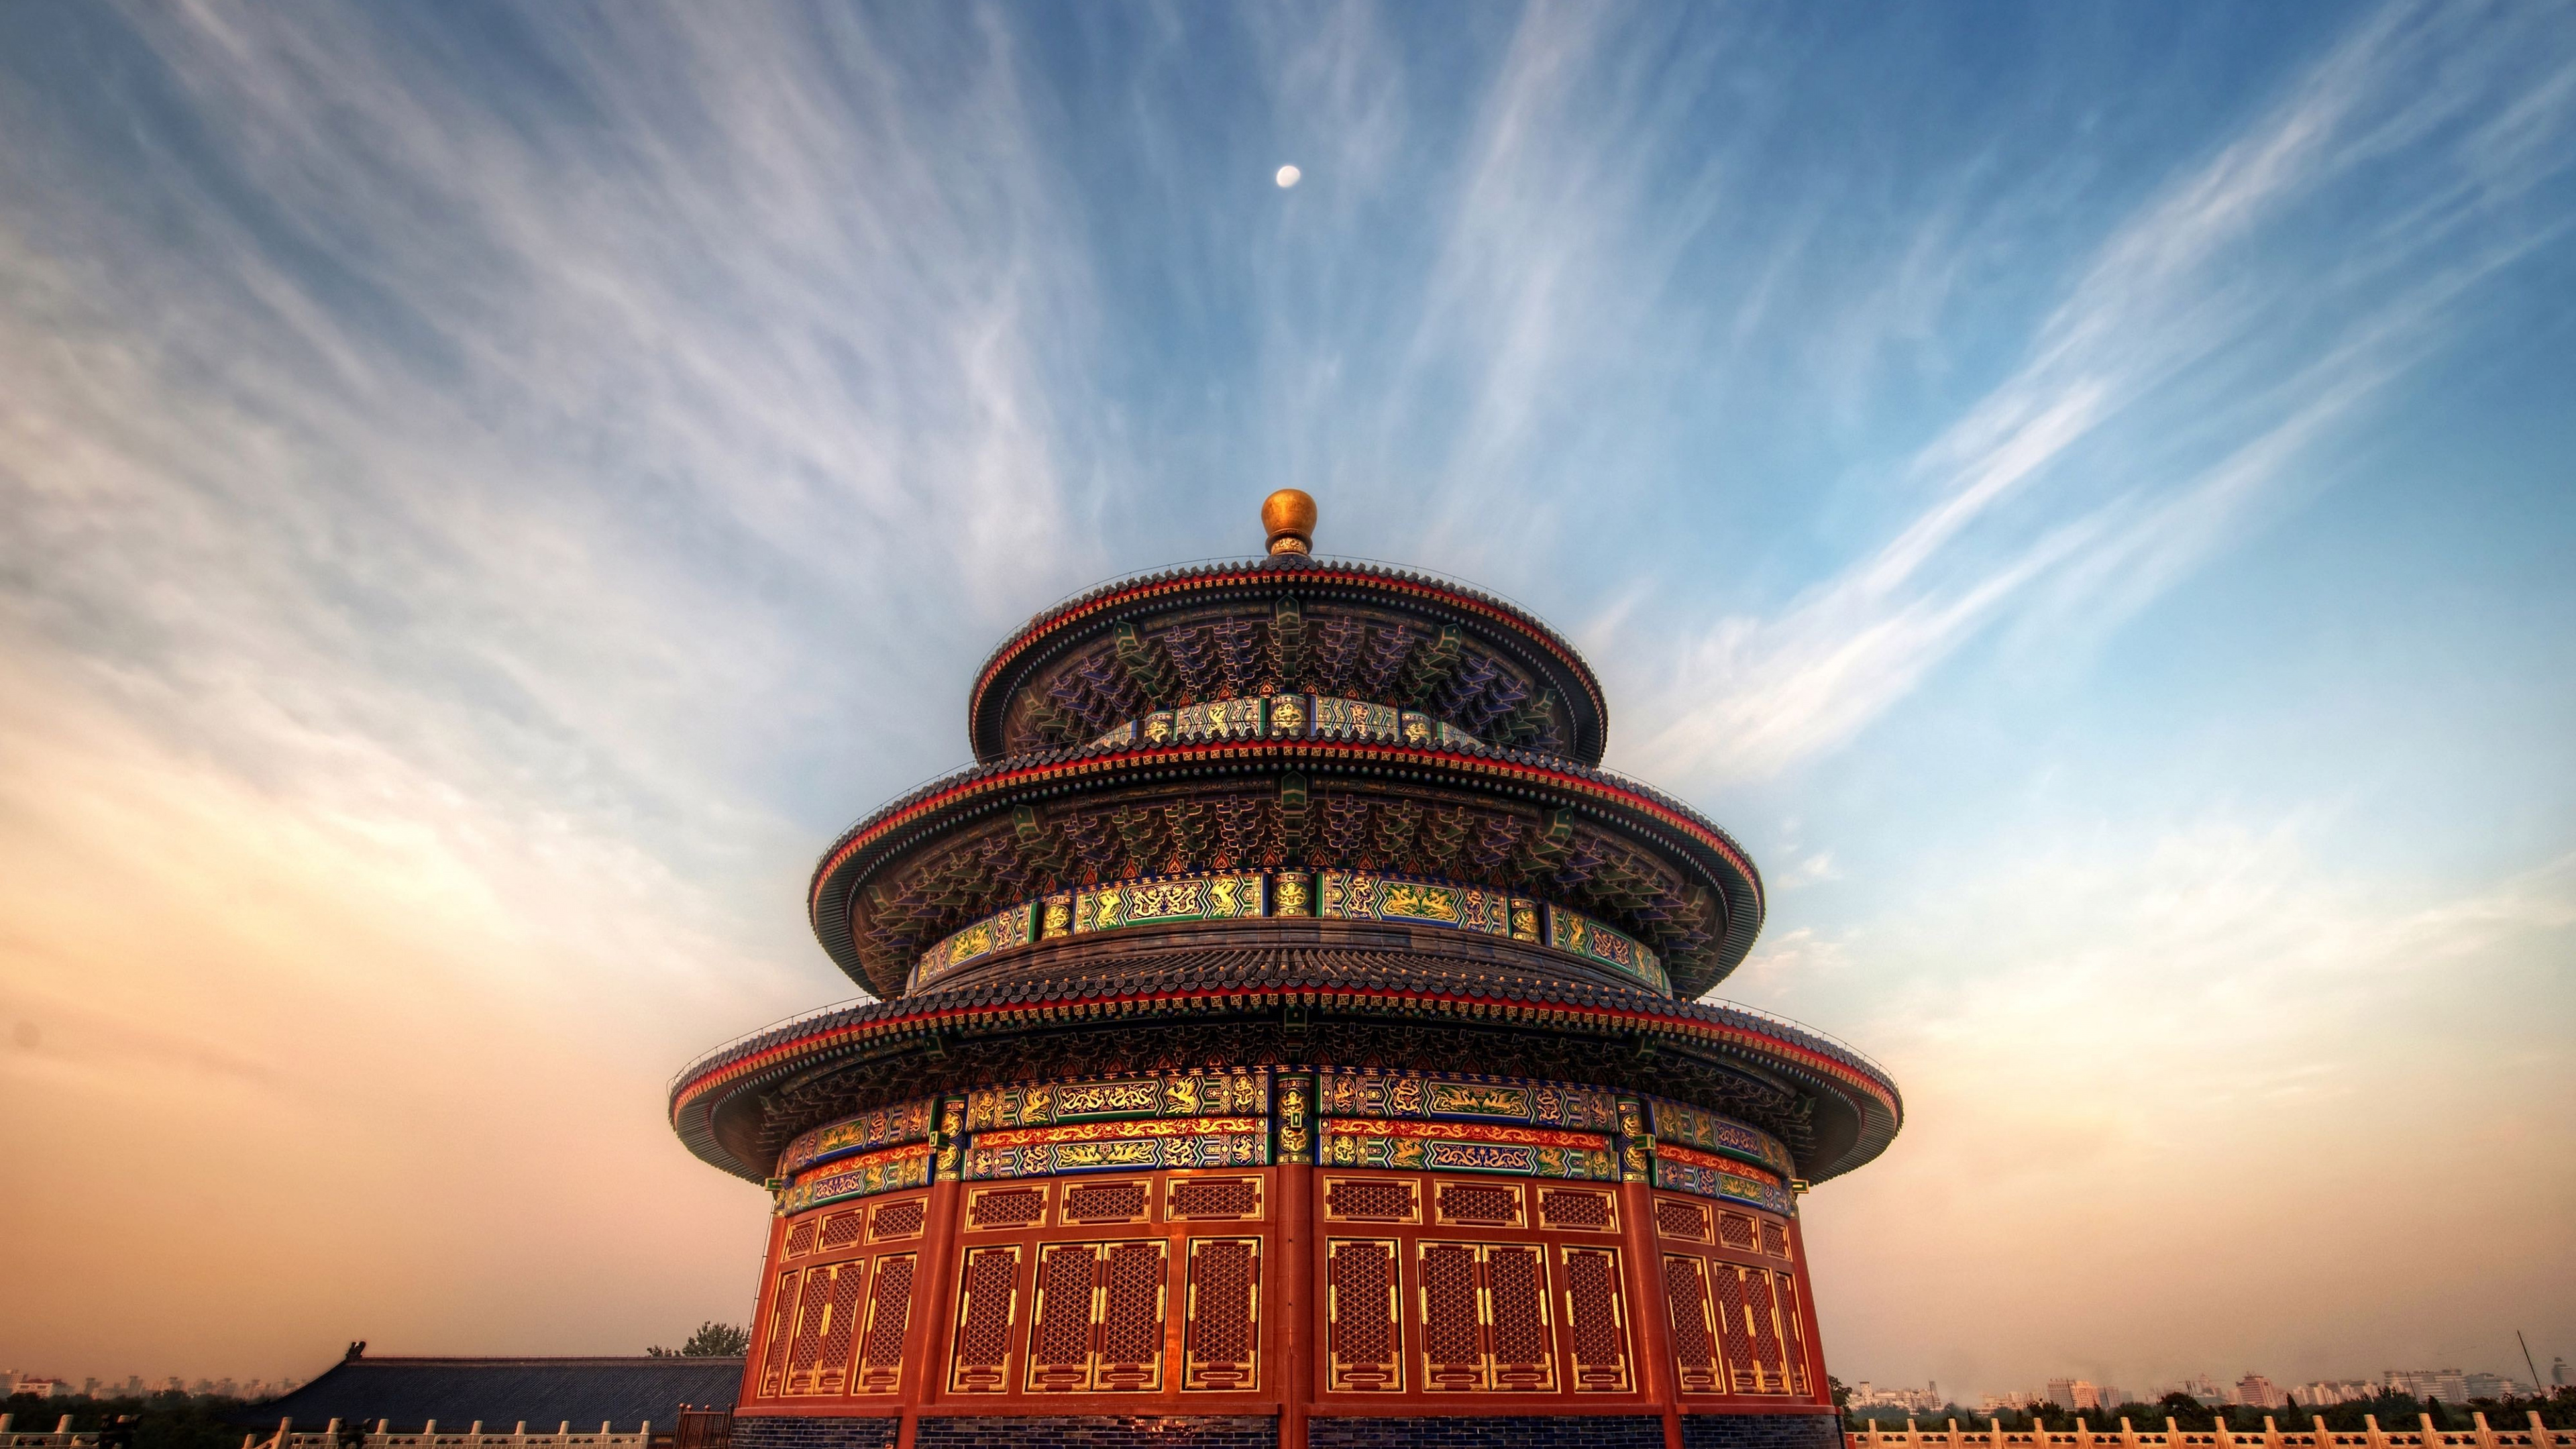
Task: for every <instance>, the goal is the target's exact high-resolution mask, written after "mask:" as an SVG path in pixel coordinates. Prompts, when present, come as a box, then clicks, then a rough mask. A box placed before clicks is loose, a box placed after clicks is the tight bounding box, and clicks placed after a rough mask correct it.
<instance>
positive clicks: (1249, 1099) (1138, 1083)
mask: <svg viewBox="0 0 2576 1449" xmlns="http://www.w3.org/2000/svg"><path fill="white" fill-rule="evenodd" d="M1269 1112H1270V1074H1269V1073H1268V1072H1266V1071H1251V1072H1186V1073H1175V1074H1174V1075H1171V1076H1167V1077H1123V1078H1118V1079H1115V1080H1110V1081H1098V1082H1030V1083H1022V1084H1020V1085H1017V1086H1009V1087H978V1088H976V1089H975V1090H974V1091H971V1092H969V1093H967V1094H966V1130H967V1131H969V1132H991V1131H995V1130H997V1129H1001V1128H1010V1127H1044V1126H1048V1125H1051V1124H1053V1123H1058V1122H1109V1121H1124V1120H1130V1119H1134V1118H1140V1117H1202V1116H1210V1117H1215V1116H1223V1117H1264V1116H1268V1115H1269Z"/></svg>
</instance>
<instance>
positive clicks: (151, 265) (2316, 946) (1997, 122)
mask: <svg viewBox="0 0 2576 1449" xmlns="http://www.w3.org/2000/svg"><path fill="white" fill-rule="evenodd" d="M0 135H5V137H6V138H7V141H6V144H5V145H0V1033H5V1035H0V1163H5V1166H0V1282H5V1283H6V1285H7V1287H6V1292H5V1296H6V1299H7V1302H8V1305H9V1306H8V1309H7V1311H6V1312H0V1365H8V1366H15V1367H18V1368H21V1369H24V1370H28V1371H50V1372H56V1373H64V1374H70V1375H73V1376H75V1377H78V1376H82V1375H86V1374H99V1375H102V1376H114V1377H117V1378H122V1377H123V1375H124V1374H126V1373H128V1372H139V1373H144V1374H147V1375H150V1376H155V1377H157V1376H159V1375H162V1374H180V1375H184V1376H189V1377H195V1376H198V1375H227V1374H228V1375H237V1376H250V1375H262V1376H274V1375H279V1374H292V1375H296V1376H304V1375H309V1374H311V1373H314V1372H318V1371H319V1370H320V1369H321V1368H322V1367H323V1366H325V1365H326V1364H327V1363H329V1362H330V1361H332V1360H333V1359H335V1358H337V1357H338V1354H339V1350H340V1348H341V1346H342V1345H343V1344H344V1343H345V1342H346V1341H348V1340H350V1339H357V1338H364V1339H367V1340H369V1342H370V1343H371V1344H372V1345H373V1351H375V1352H379V1353H384V1352H418V1353H501V1352H554V1353H591V1352H598V1353H620V1352H624V1353H632V1352H638V1351H640V1350H641V1349H642V1348H643V1347H644V1346H645V1345H646V1344H648V1343H654V1342H663V1343H670V1342H676V1341H677V1340H678V1339H679V1338H680V1337H682V1336H684V1335H685V1334H686V1333H687V1332H688V1331H689V1330H690V1329H691V1328H692V1327H694V1326H695V1325H696V1324H697V1323H698V1322H699V1321H701V1320H702V1319H708V1318H714V1319H722V1320H730V1321H741V1320H742V1319H743V1318H744V1317H745V1316H746V1315H747V1313H748V1311H749V1304H750V1300H751V1295H752V1292H753V1289H754V1286H755V1281H754V1280H755V1276H756V1272H757V1263H758V1255H759V1252H760V1249H761V1246H762V1235H761V1224H762V1221H763V1217H764V1214H765V1211H766V1207H767V1204H766V1200H765V1199H764V1198H763V1196H762V1195H761V1193H760V1192H759V1190H758V1189H756V1188H754V1187H752V1186H749V1185H747V1184H745V1183H742V1182H740V1181H737V1180H734V1179H731V1178H728V1177H725V1176H722V1175H721V1174H719V1173H717V1172H715V1171H713V1170H712V1169H709V1168H707V1167H706V1166H704V1165H702V1164H700V1163H698V1162H697V1161H695V1160H694V1159H692V1158H691V1157H690V1156H689V1155H688V1154H687V1153H686V1152H685V1151H684V1150H683V1149H682V1148H681V1147H680V1145H679V1143H678V1142H677V1140H676V1139H675V1138H674V1137H673V1136H672V1135H671V1132H670V1130H669V1127H668V1124H667V1122H666V1120H665V1118H664V1115H663V1112H664V1091H665V1088H666V1084H667V1081H668V1079H669V1076H670V1074H671V1073H673V1072H674V1071H676V1070H677V1069H678V1068H679V1067H680V1066H682V1065H683V1064H684V1063H685V1062H686V1061H688V1060H689V1059H691V1058H692V1057H694V1056H695V1055H697V1054H698V1053H700V1052H702V1051H704V1050H706V1049H708V1048H711V1047H713V1046H715V1045H716V1044H718V1043H720V1042H722V1041H724V1040H726V1039H728V1038H730V1037H732V1036H733V1035H735V1034H736V1033H738V1032H741V1031H744V1030H747V1029H750V1028H754V1027H757V1026H759V1025H761V1024H763V1023H765V1022H768V1021H771V1020H774V1019H776V1018H778V1017H781V1016H784V1015H787V1014H790V1013H793V1012H797V1011H801V1010H804V1009H807V1008H811V1007H815V1006H819V1005H822V1004H825V1003H827V1002H832V1001H837V1000H843V999H847V998H848V997H850V996H851V995H852V994H853V988H852V986H851V985H850V983H849V982H848V981H847V980H846V979H845V978H843V977H841V976H840V975H839V974H838V973H837V972H836V971H835V970H834V969H833V968H832V967H831V965H830V963H829V962H828V961H827V960H826V959H825V957H824V956H823V953H822V952H821V950H820V949H819V948H818V947H817V946H816V945H815V944H814V942H813V940H812V938H811V936H810V935H809V934H808V933H807V931H806V928H805V925H804V922H803V917H802V911H801V906H800V901H801V891H802V888H803V885H804V883H805V880H806V877H807V874H808V873H809V871H810V870H811V868H812V864H813V861H814V858H815V856H816V855H817V853H818V852H819V851H820V850H821V849H822V847H823V846H824V845H826V844H827V843H828V842H829V841H830V840H831V838H832V837H833V836H834V835H835V834H836V833H837V832H838V831H839V830H840V829H841V828H842V827H844V826H845V825H847V824H848V823H849V822H850V821H852V820H853V819H856V818H857V817H859V816H860V815H862V814H864V813H866V812H867V811H869V810H871V809H873V808H874V807H875V806H876V805H877V804H878V803H880V802H881V801H883V800H884V799H886V798H887V797H889V796H891V795H893V794H895V793H897V792H899V791H901V790H903V789H905V788H907V787H909V786H911V785H913V784H915V783H917V782H919V781H921V780H923V779H925V778H927V777H930V776H932V775H934V774H937V773H939V772H942V771H944V770H946V769H948V768H951V767H954V766H956V765H958V764H961V763H963V762H964V761H965V760H966V759H967V757H968V749H967V742H966V739H965V735H964V730H963V726H964V701H965V694H966V689H967V686H968V683H969V678H970V674H971V671H972V670H973V669H974V668H975V667H976V665H977V664H979V663H980V662H981V661H982V659H983V657H984V656H985V654H986V653H987V652H988V651H989V650H990V648H991V647H992V646H993V645H994V644H995V643H996V642H997V641H998V640H999V639H1000V638H1001V636H1002V635H1003V634H1004V633H1005V632H1007V631H1008V630H1009V629H1010V628H1011V627H1013V626H1014V625H1015V624H1016V623H1017V622H1018V621H1020V620H1021V619H1023V618H1025V617H1026V616H1027V615H1028V614H1030V613H1031V612H1032V611H1034V610H1035V609H1037V608H1039V607H1041V606H1043V605H1045V604H1047V603H1049V602H1051V601H1052V600H1054V599H1056V598H1058V597H1061V596H1062V595H1064V594H1066V593H1069V592H1071V591H1074V590H1076V589H1079V588H1082V587H1084V586H1087V585H1089V584H1091V583H1093V582H1096V581H1098V580H1101V579H1105V578H1108V577H1111V576H1115V575H1119V574H1124V573H1128V572H1132V571H1136V570H1141V569H1146V568H1151V567H1156V566H1160V565H1165V564H1170V563H1175V562H1180V561H1184V560H1191V559H1198V558H1206V557H1215V556H1237V555H1244V554H1249V553H1252V552H1255V551H1257V549H1258V547H1259V544H1260V532H1259V527H1258V523H1257V519H1256V510H1257V508H1258V504H1259V500H1260V499H1261V497H1262V496H1263V495H1264V494H1266V493H1268V492H1269V491H1270V490H1272V489H1274V488H1278V487H1288V486H1293V487H1299V488H1304V489H1307V490H1309V491H1310V492H1312V493H1313V494H1314V495H1315V496H1316V498H1317V500H1318V502H1319V504H1320V509H1321V523H1320V525H1319V528H1318V539H1317V546H1318V549H1319V551H1321V552H1324V553H1326V554H1330V555H1338V556H1345V557H1361V558H1373V559H1381V560H1393V561H1397V562H1401V563H1405V564H1408V565H1414V566H1420V567H1425V568H1429V569H1432V570H1435V571H1438V572H1441V573H1445V574H1448V575H1451V576H1454V577H1459V578H1463V579H1466V580H1468V581H1471V582H1473V583H1476V584H1479V585H1482V586H1484V587H1487V588H1490V589H1492V590H1495V591H1497V592H1500V593H1503V594H1505V595H1508V596H1509V597H1511V598H1513V599H1516V600H1518V601H1520V602H1521V603H1523V604H1525V605H1527V606H1528V607H1529V608H1531V609H1533V610H1535V611H1536V612H1538V613H1539V614H1540V615H1542V616H1543V617H1546V618H1548V619H1550V620H1552V621H1554V622H1555V623H1556V624H1558V625H1559V626H1560V627H1561V628H1563V629H1565V630H1566V631H1567V632H1568V633H1569V634H1570V635H1571V636H1573V637H1574V638H1576V639H1577V640H1578V641H1579V643H1580V644H1581V646H1582V647H1583V648H1584V649H1585V651H1586V652H1587V654H1588V656H1589V657H1590V658H1591V660H1592V661H1593V662H1594V664H1595V666H1596V668H1597V669H1598V670H1599V672H1600V674H1601V675H1602V678H1603V681H1604V683H1605V686H1606V687H1607V689H1608V692H1609V697H1610V701H1611V732H1610V749H1609V756H1608V761H1609V763H1610V764H1612V765H1614V766H1616V767H1618V768H1620V769H1623V770H1627V771H1630V772H1632V773H1636V774H1639V775H1642V776H1644V777H1646V778H1649V779H1651V780H1653V781H1655V782H1656V783H1658V784H1659V785H1661V786H1663V787H1665V788H1667V789H1670V790H1672V791H1674V792H1675V793H1678V794H1680V795H1682V796H1684V797H1685V798H1688V799H1690V800H1692V801H1694V802H1696V803H1697V804H1698V805H1700V806H1701V807H1702V808H1703V809H1704V810H1706V811H1707V812H1708V813H1709V814H1711V815H1712V816H1713V817H1714V818H1716V819H1717V820H1719V821H1720V822H1721V823H1723V824H1725V825H1726V826H1727V827H1728V828H1729V829H1730V830H1731V831H1733V832H1734V833H1735V834H1736V835H1737V836H1738V837H1739V838H1740V839H1742V840H1743V841H1744V842H1745V843H1746V845H1747V846H1748V847H1749V848H1750V849H1751V850H1752V852H1753V853H1754V855H1755V857H1756V859H1757V860H1758V861H1759V862H1760V863H1761V864H1762V867H1763V869H1764V871H1765V874H1766V878H1767V880H1768V882H1769V886H1770V891H1771V896H1770V917H1769V921H1768V924H1767V926H1766V928H1765V930H1764V933H1763V936H1762V938H1761V940H1760V941H1759V942H1758V943H1757V946H1756V950H1755V952H1754V955H1753V957H1752V959H1751V960H1750V961H1749V962H1748V963H1747V965H1746V966H1745V967H1744V968H1743V969H1742V970H1740V971H1739V972H1738V973H1737V974H1736V975H1735V976H1734V977H1733V978H1732V979H1731V980H1729V981H1728V982H1726V983H1725V984H1724V985H1722V986H1721V987H1720V988H1719V994H1720V995H1721V996H1724V997H1727V998H1730V999H1734V1000H1739V1001H1744V1002H1747V1003H1750V1004H1753V1005H1756V1006H1760V1007H1763V1008H1766V1009H1770V1010H1775V1011H1780V1012H1784V1013H1787V1014H1789V1015H1791V1016H1794V1017H1796V1018H1798V1019H1800V1020H1803V1021H1807V1022H1811V1023H1813V1024H1814V1025H1815V1026H1817V1027H1818V1028H1820V1029H1822V1030H1826V1031H1830V1032H1832V1033H1834V1034H1835V1035H1837V1036H1840V1037H1842V1038H1845V1039H1848V1040H1850V1041H1853V1042H1855V1043H1858V1044H1859V1045H1861V1046H1862V1047H1864V1048H1866V1049H1867V1050H1868V1051H1869V1052H1870V1053H1872V1054H1873V1055H1874V1056H1875V1057H1876V1058H1877V1059H1878V1060H1880V1061H1882V1062H1883V1063H1885V1064H1886V1065H1887V1066H1888V1068H1889V1069H1890V1070H1891V1071H1892V1072H1893V1073H1894V1075H1895V1076H1896V1078H1897V1079H1898V1081H1899V1082H1900V1084H1901V1085H1902V1087H1903V1088H1904V1091H1905V1094H1906V1102H1907V1110H1908V1116H1907V1122H1906V1126H1905V1129H1904V1132H1903V1133H1902V1135H1900V1136H1899V1137H1898V1138H1897V1140H1896V1142H1895V1144H1894V1145H1893V1146H1892V1147H1891V1148H1890V1149H1889V1151H1888V1152H1887V1153H1886V1155H1885V1156H1884V1157H1883V1158H1881V1159H1880V1160H1879V1161H1878V1162H1877V1163H1875V1164H1873V1165H1872V1166H1870V1167H1868V1168H1866V1169H1863V1170H1862V1171H1860V1172H1858V1173H1856V1174H1854V1175H1852V1176H1849V1177H1847V1178H1843V1179H1840V1180H1837V1181H1833V1182H1830V1183H1826V1184H1823V1185H1821V1186H1820V1187H1819V1188H1818V1189H1817V1190H1816V1191H1815V1192H1814V1193H1812V1194H1811V1195H1810V1196H1809V1197H1807V1198H1806V1200H1805V1203H1804V1208H1803V1211H1804V1213H1805V1217H1806V1223H1807V1232H1808V1236H1809V1242H1810V1245H1811V1247H1812V1248H1813V1250H1814V1255H1815V1264H1814V1270H1813V1271H1814V1276H1815V1284H1816V1293H1817V1298H1818V1306H1819V1309H1820V1312H1821V1315H1822V1320H1823V1327H1824V1347H1825V1350H1826V1353H1827V1357H1828V1361H1829V1363H1830V1365H1831V1367H1832V1368H1833V1370H1834V1372H1835V1373H1836V1374H1838V1375H1839V1376H1841V1377H1842V1378H1844V1379H1846V1380H1859V1379H1869V1380H1872V1381H1874V1382H1876V1383H1879V1384H1888V1383H1896V1382H1910V1383H1917V1384H1919V1383H1921V1382H1923V1381H1924V1380H1927V1379H1937V1380H1938V1381H1939V1382H1940V1384H1941V1385H1942V1387H1943V1388H1944V1389H1946V1390H1949V1391H1951V1392H1953V1393H1955V1394H1959V1395H1961V1396H1966V1395H1970V1394H1973V1393H1975V1392H1978V1391H1990V1390H2000V1389H2007V1388H2015V1387H2023V1386H2035V1385H2036V1384H2038V1383H2039V1382H2040V1381H2041V1380H2043V1379H2044V1378H2047V1377H2051V1376H2064V1375H2079V1376H2085V1377H2091V1378H2094V1379H2096V1380H2107V1381H2110V1382H2115V1383H2119V1384H2121V1385H2124V1386H2129V1387H2132V1388H2146V1387H2150V1386H2152V1385H2154V1384H2156V1383H2158V1382H2160V1381H2165V1380H2170V1379H2174V1378H2178V1377H2180V1376H2182V1375H2185V1374H2192V1373H2200V1372H2207V1373H2211V1374H2214V1375H2218V1376H2221V1377H2225V1378H2233V1377H2234V1376H2235V1375H2236V1374H2238V1373H2241V1372H2243V1371H2245V1370H2247V1369H2255V1370H2259V1371H2262V1372H2264V1373H2267V1374H2269V1375H2271V1376H2272V1377H2273V1378H2275V1379H2276V1380H2281V1381H2285V1382H2286V1381H2291V1380H2304V1379H2308V1378H2314V1377H2319V1376H2332V1377H2346V1376H2359V1375H2363V1374H2368V1373H2372V1372H2376V1371H2377V1370H2380V1369H2382V1368H2385V1367H2390V1366H2397V1367H2407V1366H2417V1365H2422V1366H2446V1365H2459V1366H2464V1367H2467V1368H2471V1369H2491V1370H2497V1371H2510V1372H2513V1373H2515V1374H2517V1375H2520V1374H2522V1373H2523V1369H2522V1365H2521V1362H2520V1357H2519V1354H2518V1352H2517V1351H2516V1350H2515V1348H2514V1347H2513V1333H2514V1331H2515V1330H2516V1329H2521V1330H2523V1331H2524V1332H2526V1333H2527V1334H2528V1335H2529V1337H2530V1341H2531V1344H2532V1347H2533V1349H2534V1351H2535V1352H2536V1353H2537V1354H2538V1355H2539V1359H2540V1363H2541V1365H2542V1368H2543V1371H2544V1373H2545V1372H2546V1369H2547V1365H2548V1363H2549V1361H2550V1358H2551V1356H2552V1355H2554V1354H2568V1355H2571V1356H2576V1291H2571V1290H2576V1232H2571V1231H2570V1228H2571V1225H2576V1052H2571V1051H2570V1050H2569V1048H2568V1043H2569V1041H2570V1039H2571V1036H2570V1028H2571V1026H2576V745H2572V744H2571V741H2576V668H2571V666H2576V568H2571V567H2570V560H2571V559H2572V558H2576V486H2572V484H2571V477H2570V464H2569V459H2570V458H2572V457H2576V408H2571V407H2569V406H2568V399H2569V397H2571V396H2576V238H2571V231H2570V229H2571V226H2576V22H2571V19H2570V16H2569V12H2568V11H2566V10H2565V9H2564V8H2563V7H2556V6H2549V5H2538V4H2507V5H2497V6H2483V5H2474V4H2446V5H2428V6H2423V7H2415V6H2406V5H2397V6H2388V7H2374V6H2369V5H2358V4H2356V5H2305V6H2293V5H2272V6H2253V7H2248V6H2239V5H2226V4H2176V5H2126V6H2111V5H2091V6H2067V5H2050V4H2036V5H2028V6H2015V5H2009V4H1979V5H1961V6H1936V5H1884V6H1862V5H1809V4H1796V3H1785V4H1780V5H1776V6H1765V5H1759V4H1740V5H1739V4H1728V3H1693V4H1685V5H1679V6H1675V7H1670V8H1629V7H1623V6H1612V5H1567V6H1543V7H1537V8H1530V9H1519V8H1513V7H1508V6H1501V5H1413V6H1401V7H1394V8H1386V9H1378V8H1372V7H1367V6H1341V5H1310V6H1298V7H1272V6H1263V5H1250V4H1247V5H1240V6H1207V5H1178V4H1176V5H1169V6H1151V5H1084V6H1069V5H1057V4H1044V5H1028V6H1021V7H979V6H972V5H959V6H953V7H952V6H900V7H886V8H883V9H876V8H870V7H864V6H856V5H832V6H827V7H823V8H819V9H814V10H802V9H788V8H756V7H747V6H727V7H705V6H694V7H693V6H674V7H669V8H657V7H653V6H649V5H645V4H618V5H614V6H607V7H601V8H584V7H581V6H577V5H574V4H571V3H549V4H544V5H519V6H501V5H491V4H475V3H459V4H439V5H430V4H384V5H369V6H346V5H343V6H316V5H302V4H271V5H258V6H251V5H228V4H204V3H188V0H172V3H164V4H148V5H146V4H137V5H133V6H118V5H111V4H88V3H68V0H19V3H15V4H10V5H5V6H0ZM1291 164H1293V165H1295V166H1297V167H1299V168H1300V169H1301V172H1302V179H1301V180H1299V182H1298V183H1297V184H1296V185H1295V186H1294V187H1292V188H1282V187H1280V186H1279V185H1277V184H1276V181H1275V179H1274V178H1275V173H1276V172H1277V170H1278V168H1279V167H1281V166H1283V165H1291Z"/></svg>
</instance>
